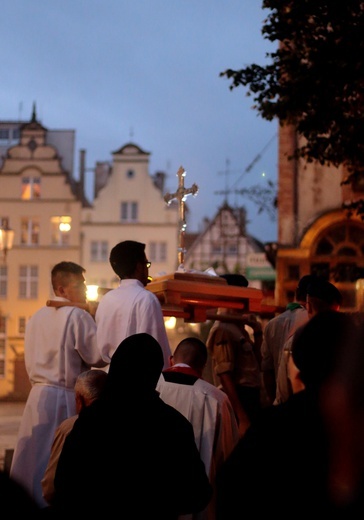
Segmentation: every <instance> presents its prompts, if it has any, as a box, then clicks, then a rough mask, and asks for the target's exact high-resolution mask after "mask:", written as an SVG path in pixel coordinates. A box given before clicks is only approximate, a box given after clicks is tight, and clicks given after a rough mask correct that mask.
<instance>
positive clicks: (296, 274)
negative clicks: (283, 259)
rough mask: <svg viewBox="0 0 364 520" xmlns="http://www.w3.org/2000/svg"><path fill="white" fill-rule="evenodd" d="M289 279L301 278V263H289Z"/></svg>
mask: <svg viewBox="0 0 364 520" xmlns="http://www.w3.org/2000/svg"><path fill="white" fill-rule="evenodd" d="M287 271H288V280H299V279H300V266H299V265H293V264H292V265H288V266H287Z"/></svg>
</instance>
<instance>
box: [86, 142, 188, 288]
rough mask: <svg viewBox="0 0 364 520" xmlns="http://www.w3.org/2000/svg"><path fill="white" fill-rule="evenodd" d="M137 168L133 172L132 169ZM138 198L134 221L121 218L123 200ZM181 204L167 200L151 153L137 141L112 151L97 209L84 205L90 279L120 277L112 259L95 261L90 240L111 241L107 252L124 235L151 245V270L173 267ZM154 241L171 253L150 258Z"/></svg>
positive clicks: (101, 282)
mask: <svg viewBox="0 0 364 520" xmlns="http://www.w3.org/2000/svg"><path fill="white" fill-rule="evenodd" d="M131 172H132V173H131ZM132 202H134V203H136V204H137V207H138V216H137V219H136V220H135V221H130V222H122V221H121V204H122V203H128V204H129V203H132ZM177 221H178V213H177V208H176V206H172V207H169V206H167V204H166V203H165V202H164V199H163V193H162V192H161V190H160V189H158V188H157V187H156V186H155V185H154V182H153V179H152V177H151V175H150V174H149V153H146V152H143V150H141V149H140V148H139V147H137V146H136V145H131V144H129V145H126V146H125V147H123V148H121V149H120V150H119V151H118V152H115V153H114V154H113V163H112V166H111V174H110V175H109V177H108V180H107V184H106V185H105V186H104V187H103V188H102V189H101V190H100V191H99V192H98V194H97V196H96V198H95V200H94V203H93V207H92V208H84V209H83V210H82V250H83V253H82V262H83V264H82V265H83V266H84V267H85V268H86V276H87V280H88V282H89V283H91V284H95V285H99V286H105V284H106V286H107V287H109V288H110V287H113V286H114V285H115V282H116V279H115V274H114V272H113V271H112V269H111V267H110V265H109V262H108V259H106V261H92V259H91V257H90V251H91V242H93V241H106V242H107V249H108V251H110V250H111V248H112V247H113V246H114V245H116V244H117V243H118V242H121V241H123V240H136V241H138V242H143V243H145V244H146V254H147V257H148V258H149V259H150V260H151V261H152V266H151V268H150V270H149V272H150V275H151V276H153V277H155V276H157V275H158V273H164V274H165V273H170V272H174V271H175V270H176V268H177V238H178V237H177V235H178V230H177ZM152 244H155V245H157V249H159V247H160V246H161V244H165V246H166V258H165V259H163V260H162V259H159V260H158V258H155V257H154V258H151V247H152Z"/></svg>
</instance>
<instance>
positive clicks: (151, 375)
mask: <svg viewBox="0 0 364 520" xmlns="http://www.w3.org/2000/svg"><path fill="white" fill-rule="evenodd" d="M162 368H163V353H162V349H161V347H160V345H159V343H158V342H157V341H156V340H155V339H154V338H153V337H152V336H151V335H149V334H146V333H139V334H133V335H132V336H129V337H127V338H125V339H124V340H123V341H122V342H121V343H120V345H119V346H118V348H117V350H116V351H115V353H114V354H113V356H112V359H111V363H110V368H109V372H108V377H107V381H106V384H105V387H104V389H103V391H102V392H101V395H100V398H99V399H98V400H97V401H95V402H94V403H92V404H91V405H90V406H89V407H87V408H85V409H84V410H82V411H81V413H80V415H79V418H78V419H77V420H76V422H75V424H74V427H73V430H72V431H71V433H70V434H69V435H68V437H67V439H66V441H65V444H64V447H63V450H62V452H61V455H60V458H59V462H58V466H57V470H56V475H55V508H56V509H55V510H56V512H58V513H60V514H62V516H63V515H64V514H66V513H71V512H72V514H77V513H79V514H82V515H83V516H85V515H87V514H90V515H95V514H101V515H103V516H104V517H110V518H111V517H114V516H118V517H120V518H122V517H127V518H158V520H175V519H176V518H177V517H178V515H181V514H187V513H194V512H198V511H201V510H203V509H204V508H205V507H206V505H207V504H208V503H209V501H210V499H211V497H212V488H211V485H210V483H209V480H208V477H207V475H206V471H205V466H204V464H203V462H202V460H201V458H200V455H199V452H198V450H197V446H196V444H195V438H194V433H193V428H192V425H191V423H190V422H189V421H188V420H187V419H186V418H185V417H184V416H183V415H182V414H181V413H180V412H178V411H177V410H176V409H174V408H173V407H171V406H169V405H167V404H166V403H164V402H163V401H162V399H160V397H159V394H158V392H157V391H156V390H155V388H156V385H157V382H158V378H159V376H160V374H161V371H162Z"/></svg>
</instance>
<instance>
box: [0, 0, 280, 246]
mask: <svg viewBox="0 0 364 520" xmlns="http://www.w3.org/2000/svg"><path fill="white" fill-rule="evenodd" d="M261 4H262V2H261V1H260V0H36V1H35V2H34V1H33V2H32V1H30V0H2V2H1V18H0V30H1V41H2V45H1V62H2V67H1V70H2V73H1V89H0V119H1V120H17V119H18V118H21V119H28V118H30V116H31V112H32V104H33V102H35V103H36V106H37V115H38V119H39V120H40V121H41V123H42V124H43V125H44V126H45V127H47V128H49V129H74V130H75V131H76V150H77V152H78V150H80V149H81V148H83V149H86V162H87V167H88V168H92V167H93V166H94V164H95V162H96V161H111V159H112V155H111V154H112V152H113V151H115V150H117V149H118V148H120V147H121V146H123V145H124V144H126V143H127V142H130V141H133V142H135V143H136V144H137V145H139V146H140V147H141V148H142V149H143V150H145V151H148V152H150V153H151V157H150V173H151V174H153V173H155V172H156V171H161V170H162V171H165V172H166V173H167V183H166V188H167V190H168V191H175V189H176V188H177V176H176V173H177V170H178V168H179V167H180V166H183V167H184V168H185V170H186V172H187V173H186V178H185V186H186V187H189V186H190V185H192V184H193V183H196V184H197V185H198V187H199V192H198V194H197V195H196V196H195V197H192V196H190V197H189V198H188V201H187V203H188V207H189V213H188V218H187V231H191V232H192V231H198V230H200V229H201V227H202V222H203V219H204V217H208V218H212V217H213V216H214V215H215V214H216V212H217V210H218V208H219V207H220V206H221V204H222V203H223V202H224V200H225V199H226V198H227V201H228V203H229V204H231V205H232V206H242V205H244V206H245V207H246V208H247V210H248V220H249V223H248V232H249V233H250V234H252V235H253V236H255V237H256V238H258V239H259V240H262V241H273V240H276V239H277V222H276V221H275V220H274V218H272V216H271V215H269V214H268V213H267V212H265V211H263V212H262V213H261V214H259V213H258V206H257V205H256V204H254V203H253V202H252V201H249V199H248V198H247V197H246V196H243V195H242V194H240V193H237V192H238V191H239V190H241V189H243V188H247V187H249V186H252V185H257V184H258V185H260V186H262V187H265V186H267V179H269V180H271V181H273V182H276V179H277V130H278V125H277V123H276V122H267V121H264V120H263V119H262V118H261V117H260V116H259V115H258V112H256V111H255V110H254V109H253V108H252V104H253V101H252V98H250V97H247V96H246V90H245V89H244V88H243V87H239V88H238V89H235V90H234V91H231V90H230V89H229V85H230V82H229V80H227V79H226V78H221V77H219V73H220V72H222V71H224V70H225V69H227V68H233V69H234V68H235V69H239V68H242V67H244V66H246V65H248V64H250V63H253V62H255V63H259V64H262V65H264V63H265V55H266V53H267V52H272V51H274V50H275V47H274V46H272V44H271V43H270V42H267V41H266V40H265V39H264V38H263V36H262V34H261V29H262V24H263V20H264V18H265V17H266V15H267V11H266V10H263V9H262V8H261ZM76 160H77V163H78V153H76ZM77 168H78V166H77V164H76V171H77ZM89 175H91V174H89ZM223 192H225V194H224V193H223ZM90 193H91V192H90Z"/></svg>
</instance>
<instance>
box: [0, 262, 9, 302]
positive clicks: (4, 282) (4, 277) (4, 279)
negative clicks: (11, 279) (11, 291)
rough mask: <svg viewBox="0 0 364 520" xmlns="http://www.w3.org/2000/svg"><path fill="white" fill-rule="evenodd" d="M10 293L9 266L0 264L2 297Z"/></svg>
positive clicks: (0, 295) (0, 294)
mask: <svg viewBox="0 0 364 520" xmlns="http://www.w3.org/2000/svg"><path fill="white" fill-rule="evenodd" d="M7 293H8V267H7V266H6V265H2V266H0V297H5V296H7Z"/></svg>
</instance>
